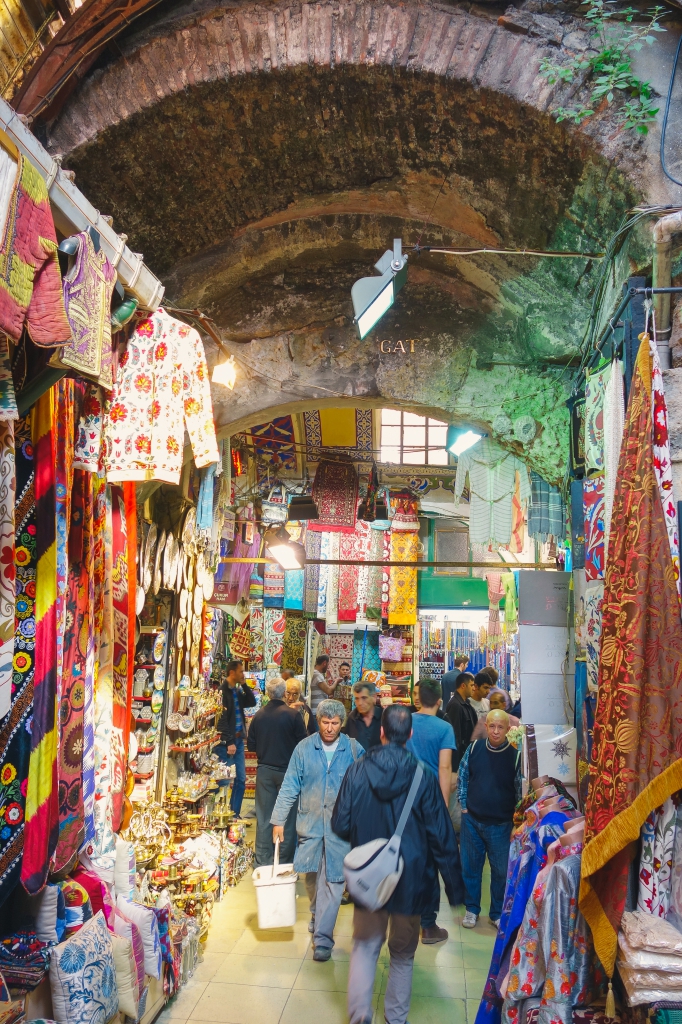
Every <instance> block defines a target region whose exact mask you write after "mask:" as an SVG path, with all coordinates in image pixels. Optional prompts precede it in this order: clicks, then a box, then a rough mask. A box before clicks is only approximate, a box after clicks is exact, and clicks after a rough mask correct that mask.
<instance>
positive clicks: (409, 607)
mask: <svg viewBox="0 0 682 1024" xmlns="http://www.w3.org/2000/svg"><path fill="white" fill-rule="evenodd" d="M418 544H419V536H418V535H417V534H416V533H393V532H391V561H392V562H416V561H417V547H418ZM388 621H389V625H392V626H414V625H415V624H416V622H417V570H416V569H408V568H407V567H406V566H395V565H394V566H391V576H390V582H389V604H388Z"/></svg>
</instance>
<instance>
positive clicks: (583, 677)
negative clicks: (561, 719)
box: [575, 661, 592, 807]
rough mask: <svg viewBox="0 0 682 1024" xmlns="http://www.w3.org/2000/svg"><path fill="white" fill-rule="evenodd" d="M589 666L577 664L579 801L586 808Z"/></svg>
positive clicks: (576, 714)
mask: <svg viewBox="0 0 682 1024" xmlns="http://www.w3.org/2000/svg"><path fill="white" fill-rule="evenodd" d="M588 696H589V691H588V689H587V665H586V663H585V662H584V661H576V663H575V731H576V738H575V739H576V754H577V768H578V771H577V775H578V799H579V801H580V806H581V807H584V806H585V800H586V799H587V787H588V783H589V778H590V750H591V746H592V744H591V740H590V731H589V730H590V727H591V723H588V709H587V699H588Z"/></svg>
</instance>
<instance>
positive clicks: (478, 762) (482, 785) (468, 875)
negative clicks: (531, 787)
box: [458, 710, 522, 928]
mask: <svg viewBox="0 0 682 1024" xmlns="http://www.w3.org/2000/svg"><path fill="white" fill-rule="evenodd" d="M510 727H511V723H510V721H509V715H508V714H507V712H506V711H501V710H497V711H489V712H488V715H487V717H486V730H487V736H486V738H485V739H484V740H474V741H473V743H471V744H470V745H469V746H468V747H467V749H466V751H465V753H464V757H463V758H462V760H461V762H460V766H459V780H458V791H459V802H460V804H461V805H462V829H461V832H460V838H459V842H460V855H461V858H462V875H463V877H464V888H465V890H466V899H465V901H464V902H465V906H466V914H465V915H464V918H463V920H462V926H463V927H464V928H474V927H475V926H476V921H477V920H478V915H479V914H480V913H481V883H482V879H483V866H484V864H485V858H486V854H487V856H488V860H489V861H490V923H491V924H493V925H495V927H498V926H499V921H500V915H501V913H502V903H503V901H504V889H505V884H506V880H507V860H508V857H509V840H510V838H511V831H512V824H513V818H514V809H515V807H516V804H517V803H518V801H519V800H520V799H521V796H522V790H521V764H520V760H521V752H520V751H519V750H517V749H516V747H513V746H512V744H511V743H510V742H509V740H508V739H507V733H508V732H509V729H510Z"/></svg>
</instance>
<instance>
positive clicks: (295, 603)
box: [284, 569, 305, 612]
mask: <svg viewBox="0 0 682 1024" xmlns="http://www.w3.org/2000/svg"><path fill="white" fill-rule="evenodd" d="M304 572H305V570H304V569H287V570H286V572H285V573H284V607H285V608H287V609H288V610H289V611H296V612H301V611H303V582H304Z"/></svg>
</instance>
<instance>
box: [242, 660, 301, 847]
mask: <svg viewBox="0 0 682 1024" xmlns="http://www.w3.org/2000/svg"><path fill="white" fill-rule="evenodd" d="M286 685H287V684H286V683H285V682H284V680H283V679H282V678H280V676H275V677H274V679H268V680H267V682H266V684H265V692H266V694H267V696H268V703H267V704H266V705H265V707H262V708H261V709H260V710H259V711H257V712H256V714H255V715H254V716H253V719H252V721H251V725H250V726H249V732H248V736H247V739H246V745H247V747H248V749H249V750H252V751H255V753H256V756H257V758H258V770H257V772H256V866H260V865H261V864H272V862H273V860H274V856H275V848H274V846H273V841H272V831H271V828H270V815H271V814H272V808H273V807H274V806H275V801H276V800H277V795H278V793H279V791H280V788H281V786H282V782H283V781H284V776H285V774H286V770H287V768H288V767H289V761H290V760H291V755H292V754H293V752H294V748H295V747H296V744H297V743H300V741H301V740H303V739H305V735H306V731H305V725H304V724H303V719H302V718H301V716H300V714H299V713H298V711H295V710H294V709H293V708H290V707H288V706H287V705H286V704H285V702H284V694H285V692H286ZM295 845H296V814H295V812H292V813H291V814H290V815H289V817H288V819H287V821H286V822H285V825H284V828H283V830H282V842H281V844H280V850H279V859H280V861H281V862H282V863H283V864H291V862H292V860H293V857H294V847H295Z"/></svg>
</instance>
